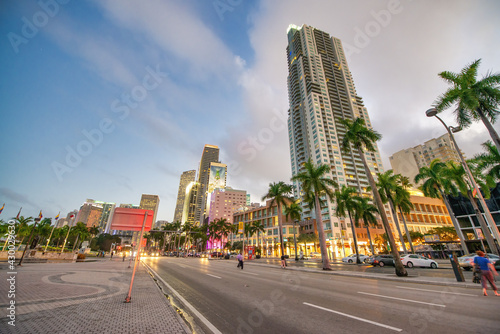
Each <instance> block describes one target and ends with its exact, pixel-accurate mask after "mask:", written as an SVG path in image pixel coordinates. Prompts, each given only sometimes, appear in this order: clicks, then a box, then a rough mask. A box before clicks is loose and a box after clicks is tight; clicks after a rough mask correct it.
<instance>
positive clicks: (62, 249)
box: [59, 215, 75, 254]
mask: <svg viewBox="0 0 500 334" xmlns="http://www.w3.org/2000/svg"><path fill="white" fill-rule="evenodd" d="M72 216H73V217H75V215H72ZM70 218H72V217H71V216H70ZM74 221H75V219H74V218H73V219H72V220H71V221H70V223H69V224H68V226H69V228H68V233H66V238H65V239H64V244H63V246H62V248H61V253H59V254H62V253H63V252H64V246H66V241H68V236H69V231H70V230H71V225H72V224H71V222H74Z"/></svg>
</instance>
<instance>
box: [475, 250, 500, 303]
mask: <svg viewBox="0 0 500 334" xmlns="http://www.w3.org/2000/svg"><path fill="white" fill-rule="evenodd" d="M476 254H477V256H476V257H475V258H474V271H476V272H479V271H480V273H481V285H482V286H483V295H484V296H487V295H488V294H487V293H486V281H488V282H489V283H490V285H491V288H492V289H493V291H494V292H495V296H500V294H498V290H497V286H496V285H495V282H494V280H493V273H494V274H495V276H498V273H497V271H496V270H495V267H494V266H493V264H492V263H491V262H490V260H489V259H488V258H486V257H485V254H484V252H482V251H480V250H479V251H477V252H476Z"/></svg>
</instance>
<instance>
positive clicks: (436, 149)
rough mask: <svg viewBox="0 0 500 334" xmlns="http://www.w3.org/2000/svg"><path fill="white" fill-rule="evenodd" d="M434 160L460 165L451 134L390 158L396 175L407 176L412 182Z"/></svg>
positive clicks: (402, 151)
mask: <svg viewBox="0 0 500 334" xmlns="http://www.w3.org/2000/svg"><path fill="white" fill-rule="evenodd" d="M434 159H440V160H441V161H443V162H446V161H450V160H453V161H456V162H457V163H460V157H459V155H458V153H457V150H456V147H455V145H454V144H453V140H451V138H450V135H449V134H447V133H446V134H444V135H442V136H441V137H438V138H432V139H430V140H428V141H426V142H425V143H424V144H422V145H417V146H415V147H412V148H407V149H404V150H401V151H398V152H396V153H394V154H393V155H391V156H390V157H389V161H390V162H391V166H392V169H393V171H394V174H401V175H404V176H407V177H408V178H409V179H410V181H411V182H413V181H414V180H415V176H416V175H417V174H418V173H419V170H420V168H422V167H427V166H429V165H430V163H431V161H432V160H434Z"/></svg>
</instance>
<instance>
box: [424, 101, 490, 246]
mask: <svg viewBox="0 0 500 334" xmlns="http://www.w3.org/2000/svg"><path fill="white" fill-rule="evenodd" d="M437 112H438V111H437V109H436V108H431V109H428V110H427V111H426V112H425V114H426V115H427V117H436V118H437V119H438V120H439V121H440V122H441V123H442V124H443V126H444V127H445V128H446V131H448V134H449V135H450V137H451V140H452V141H453V144H454V145H455V150H456V151H457V153H458V156H459V157H460V162H461V164H462V167H463V168H464V170H465V172H466V173H467V176H468V178H469V181H470V185H472V187H473V188H474V190H475V191H476V194H477V196H478V198H479V202H480V203H481V206H482V207H483V211H484V214H485V216H486V219H487V220H488V224H489V225H490V227H491V231H492V232H493V234H494V235H495V238H496V239H497V241H498V242H500V234H499V232H498V228H497V225H496V223H495V220H494V219H493V217H492V216H491V212H490V210H489V209H488V206H487V205H486V202H485V201H484V198H483V195H482V194H481V190H480V189H479V187H478V186H477V183H476V180H475V179H474V177H473V176H472V173H471V171H470V169H469V166H468V165H467V162H465V159H464V156H463V155H462V152H460V149H459V148H458V145H457V142H456V141H455V137H454V136H453V133H452V132H458V131H460V130H461V128H460V127H452V126H447V125H446V123H445V122H444V121H443V120H442V119H441V118H440V117H439V116H438V115H437ZM473 201H474V198H472V201H471V202H473ZM472 204H473V205H474V204H475V203H472ZM476 207H477V205H476ZM450 210H451V208H448V211H449V212H450V213H451V211H450ZM476 213H477V214H478V215H479V217H478V221H479V224H480V225H481V228H482V229H483V231H484V234H485V237H486V241H487V242H488V246H489V247H490V249H491V251H492V252H493V253H495V254H496V255H500V253H499V250H498V247H497V246H496V244H495V241H494V240H493V237H492V235H491V233H489V230H488V226H486V224H485V222H484V220H483V219H481V218H482V214H481V211H479V209H477V211H476ZM452 221H453V225H455V229H456V230H457V233H458V234H459V235H458V236H459V238H460V243H461V244H462V248H463V249H464V251H465V250H466V249H467V248H466V247H465V248H464V245H465V242H464V239H463V234H462V231H461V230H460V226H458V223H457V222H456V219H455V220H454V219H452Z"/></svg>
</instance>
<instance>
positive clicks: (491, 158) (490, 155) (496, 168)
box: [473, 141, 500, 181]
mask: <svg viewBox="0 0 500 334" xmlns="http://www.w3.org/2000/svg"><path fill="white" fill-rule="evenodd" d="M482 146H483V148H484V149H485V151H486V152H485V153H478V154H476V155H475V156H474V159H473V160H474V162H475V163H476V164H477V169H478V171H479V172H481V173H485V174H486V175H488V176H489V177H491V178H492V179H493V180H495V181H499V180H500V153H498V149H497V147H496V146H495V145H493V144H492V143H491V141H487V142H485V143H483V144H482Z"/></svg>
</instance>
